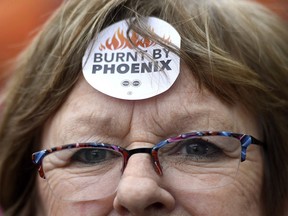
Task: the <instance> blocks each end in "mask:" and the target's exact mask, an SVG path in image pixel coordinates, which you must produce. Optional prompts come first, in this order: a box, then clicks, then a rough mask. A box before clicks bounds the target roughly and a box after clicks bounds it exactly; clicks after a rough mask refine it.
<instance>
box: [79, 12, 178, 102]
mask: <svg viewBox="0 0 288 216" xmlns="http://www.w3.org/2000/svg"><path fill="white" fill-rule="evenodd" d="M147 26H149V28H150V29H151V31H153V32H154V33H155V34H156V35H158V36H159V37H161V38H163V42H164V43H170V44H173V45H175V46H177V47H180V42H181V38H180V35H179V33H178V32H177V31H176V30H175V29H174V28H173V26H171V25H170V24H169V23H167V22H165V21H163V20H161V19H158V18H154V17H148V18H147ZM127 29H128V25H127V21H126V20H122V21H120V22H117V23H114V24H113V25H111V26H109V27H107V28H105V29H104V30H102V31H101V32H100V34H99V35H98V36H97V37H96V38H95V39H94V40H93V41H91V43H90V45H89V46H88V48H87V50H86V52H85V55H84V57H83V61H82V67H83V75H84V77H85V79H86V81H87V82H88V83H89V84H90V85H91V86H93V87H94V88H95V89H97V90H98V91H100V92H102V93H104V94H106V95H109V96H111V97H115V98H119V99H126V100H141V99H146V98H150V97H153V96H156V95H159V94H161V93H163V92H165V91H167V90H168V89H169V88H170V87H171V86H172V85H173V83H174V82H175V81H176V79H177V77H178V75H179V73H180V58H179V56H177V55H176V54H174V53H172V52H171V51H170V50H168V49H166V48H164V47H163V46H161V45H159V44H157V43H155V42H153V41H151V40H149V39H148V38H143V37H142V36H140V35H139V34H137V33H136V32H133V31H130V32H129V38H130V39H128V38H127V35H126V32H127ZM130 41H132V43H133V44H134V45H135V46H137V48H139V49H140V50H141V51H139V50H136V49H134V47H133V46H132V44H131V42H130Z"/></svg>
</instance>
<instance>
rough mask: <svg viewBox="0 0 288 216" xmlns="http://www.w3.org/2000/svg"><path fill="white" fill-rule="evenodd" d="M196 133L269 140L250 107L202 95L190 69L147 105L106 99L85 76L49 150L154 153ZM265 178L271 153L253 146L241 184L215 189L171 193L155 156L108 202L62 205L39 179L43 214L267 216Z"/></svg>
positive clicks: (61, 114)
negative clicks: (112, 147)
mask: <svg viewBox="0 0 288 216" xmlns="http://www.w3.org/2000/svg"><path fill="white" fill-rule="evenodd" d="M194 130H199V131H200V130H214V131H221V130H226V131H232V132H236V133H246V134H250V135H252V136H254V137H256V138H258V139H260V140H261V138H262V137H261V133H260V131H259V127H258V125H257V124H256V121H255V120H254V119H253V117H252V116H251V115H250V114H249V113H248V112H247V111H246V110H245V109H243V108H241V106H240V105H237V106H231V105H227V104H225V103H223V102H221V101H220V100H219V99H218V98H217V97H215V96H214V95H213V94H211V93H210V92H209V91H207V90H205V89H201V90H200V89H199V87H198V85H197V82H196V81H195V79H194V78H193V76H192V75H191V72H190V71H189V69H187V67H186V66H185V65H184V64H182V70H181V73H180V76H179V77H178V79H177V80H176V82H175V84H174V85H173V86H172V87H171V88H170V89H169V90H168V91H167V92H165V93H163V94H161V95H158V96H156V97H153V98H149V99H146V100H139V101H126V100H119V99H115V98H112V97H109V96H106V95H104V94H102V93H100V92H98V91H96V90H95V89H93V88H92V87H91V86H90V85H89V84H88V83H87V82H86V81H85V80H84V78H80V79H79V81H78V83H77V84H76V86H75V87H74V89H73V90H72V92H71V94H70V96H69V97H68V99H67V100H66V102H65V103H64V104H63V105H62V107H61V108H60V109H59V110H58V111H57V112H56V114H55V115H54V116H52V117H51V118H50V119H49V120H48V121H47V122H46V125H45V127H44V131H43V136H42V148H43V149H44V148H50V147H53V146H60V145H63V144H69V143H76V142H89V141H90V142H92V141H98V140H101V141H102V142H105V143H110V144H116V145H119V146H122V147H124V148H127V149H134V148H141V147H152V146H154V145H155V144H156V143H158V142H159V141H160V140H163V139H166V138H168V137H171V136H175V135H178V134H180V133H185V132H189V131H194ZM164 175H165V170H164ZM262 176H263V155H262V151H261V147H259V146H256V145H251V146H250V147H249V149H248V151H247V159H246V161H245V162H243V163H241V164H240V167H239V171H238V175H237V177H236V180H235V181H234V182H233V184H230V185H227V186H225V187H221V188H217V189H213V190H198V191H197V190H194V191H189V190H187V191H177V189H175V188H177V185H179V184H181V182H175V183H174V184H175V187H173V188H166V187H164V186H163V185H162V184H161V178H163V177H161V176H159V175H157V173H156V172H155V170H154V169H153V166H152V163H151V159H150V156H149V155H148V154H135V155H133V156H132V157H131V158H130V159H129V161H128V165H127V167H126V169H125V170H124V172H123V175H122V177H121V180H120V182H119V186H118V189H117V192H116V193H115V194H114V195H111V196H110V197H107V198H105V199H103V200H100V201H90V202H68V201H61V200H58V199H57V198H56V197H55V196H54V195H53V194H52V193H51V191H50V190H49V186H48V184H47V183H46V181H45V180H44V179H41V178H38V180H37V189H38V192H39V197H40V199H39V200H40V201H39V202H41V204H40V205H39V206H40V207H39V214H38V215H86V216H92V215H97V216H100V215H101V216H102V215H140V216H141V215H151V216H152V215H180V216H181V215H197V216H199V215H201V216H208V215H235V213H236V215H239V216H241V215H243V216H244V215H245V216H247V215H248V216H249V215H251V216H252V215H253V216H257V215H261V188H262ZM172 182H173V181H172ZM63 193H65V191H63ZM95 193H97V192H96V191H95Z"/></svg>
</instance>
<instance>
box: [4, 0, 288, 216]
mask: <svg viewBox="0 0 288 216" xmlns="http://www.w3.org/2000/svg"><path fill="white" fill-rule="evenodd" d="M145 16H154V17H159V18H161V19H163V20H166V21H167V22H169V23H170V24H172V25H173V26H174V27H175V28H176V29H177V31H178V32H179V33H180V35H181V38H182V42H181V43H182V44H181V49H180V50H177V49H175V48H174V47H168V48H169V49H170V50H172V51H173V52H175V53H177V54H178V55H180V56H181V58H182V59H183V60H184V61H185V62H186V63H187V65H188V66H189V67H190V69H191V71H192V73H193V75H194V76H195V77H196V79H197V80H198V82H199V85H200V86H204V87H205V88H208V89H209V90H210V91H211V92H213V93H214V94H215V95H216V96H218V97H219V98H220V99H221V100H223V101H225V102H227V103H230V104H233V103H240V104H242V105H243V106H245V107H246V108H247V109H248V110H249V111H250V112H251V113H252V114H253V115H254V116H255V118H256V119H257V120H258V123H259V125H261V127H262V131H263V134H264V139H265V140H264V141H265V146H264V150H265V166H266V169H265V176H264V178H263V182H264V187H263V202H264V205H263V206H264V208H265V210H264V211H263V212H266V214H267V215H272V214H274V215H284V206H285V200H286V201H287V197H288V184H287V182H288V160H287V155H288V141H287V137H288V121H287V120H288V101H287V99H288V61H287V59H288V41H287V40H288V28H287V23H284V21H282V20H281V19H280V18H278V17H277V16H275V15H273V14H272V13H271V12H270V11H268V10H267V9H265V8H264V7H262V6H260V5H258V4H256V3H253V2H251V1H244V0H219V1H214V0H201V1H198V0H179V1H174V0H163V1H155V0H81V1H79V0H69V1H66V2H65V3H63V5H62V6H61V7H60V8H59V9H58V10H57V11H56V12H55V14H54V16H53V17H52V18H51V19H50V21H49V22H48V23H47V24H46V25H45V26H44V28H43V30H42V31H41V32H40V33H39V34H38V35H37V37H36V38H35V40H34V41H33V43H31V45H30V46H29V47H28V49H27V50H26V51H25V52H23V53H22V55H21V56H20V57H19V59H18V61H17V62H16V63H15V72H14V73H15V74H14V79H13V83H12V84H11V86H10V88H9V89H8V90H7V92H8V94H7V96H6V100H5V110H4V112H3V114H2V118H1V125H0V188H1V192H0V203H1V205H2V206H3V208H4V212H5V213H6V214H7V215H19V214H22V215H23V214H27V215H33V212H34V210H35V208H36V207H35V203H33V201H34V200H35V196H36V195H35V194H34V193H35V179H36V170H35V168H34V167H33V165H32V164H31V154H32V152H34V151H36V150H39V143H38V141H39V137H40V136H41V129H42V126H43V124H44V123H45V121H46V120H47V119H48V118H49V117H50V116H51V115H52V114H53V113H55V112H56V111H57V109H58V108H59V107H60V106H61V104H62V103H63V102H64V101H65V99H66V97H67V96H68V94H69V92H70V91H71V89H72V88H73V86H74V84H75V83H76V82H77V80H78V77H79V76H80V74H81V60H82V56H83V55H84V52H85V50H86V48H87V46H88V44H89V43H90V41H91V40H92V38H93V37H94V36H95V35H97V34H98V33H99V32H100V31H101V29H103V28H105V27H106V26H109V25H111V24H112V23H114V22H116V21H119V20H122V19H129V18H131V17H136V19H135V20H134V21H133V22H131V29H133V30H135V31H136V32H138V33H139V34H141V35H143V36H145V37H149V38H150V39H151V40H155V41H157V42H159V43H161V40H160V39H159V38H157V37H156V36H155V35H153V33H152V32H149V31H146V30H147V27H145V26H143V22H142V21H141V20H142V18H143V17H145ZM143 29H144V30H143ZM163 45H164V44H163ZM36 193H37V192H36Z"/></svg>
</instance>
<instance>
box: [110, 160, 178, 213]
mask: <svg viewBox="0 0 288 216" xmlns="http://www.w3.org/2000/svg"><path fill="white" fill-rule="evenodd" d="M160 181H161V177H160V176H159V175H158V174H157V173H156V172H155V170H154V169H153V167H152V163H151V158H150V156H149V155H147V154H137V155H133V156H132V157H131V158H130V159H129V162H128V164H127V166H126V168H125V171H124V173H123V176H122V178H121V180H120V182H119V185H118V190H117V193H116V197H115V199H114V203H113V205H114V209H115V210H116V211H117V212H118V214H120V215H137V216H138V215H139V216H141V215H151V214H152V212H157V213H162V214H163V215H164V214H168V213H169V212H171V211H172V210H173V209H174V206H175V199H174V197H173V196H172V194H171V193H170V192H169V191H168V190H167V189H165V188H163V187H162V186H161V184H160ZM162 214H161V215H162Z"/></svg>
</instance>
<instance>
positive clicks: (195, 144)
mask: <svg viewBox="0 0 288 216" xmlns="http://www.w3.org/2000/svg"><path fill="white" fill-rule="evenodd" d="M160 154H161V156H164V157H165V155H166V156H168V157H175V159H176V157H177V158H178V159H180V158H182V159H181V160H187V161H188V160H190V161H214V160H217V159H220V158H222V157H223V156H224V153H223V150H222V149H221V148H220V147H219V146H217V145H216V144H215V143H213V142H211V141H209V140H205V139H203V138H192V139H186V140H182V141H179V142H175V143H171V144H169V145H167V146H165V147H163V148H162V149H161V150H160ZM178 159H177V160H178Z"/></svg>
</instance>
